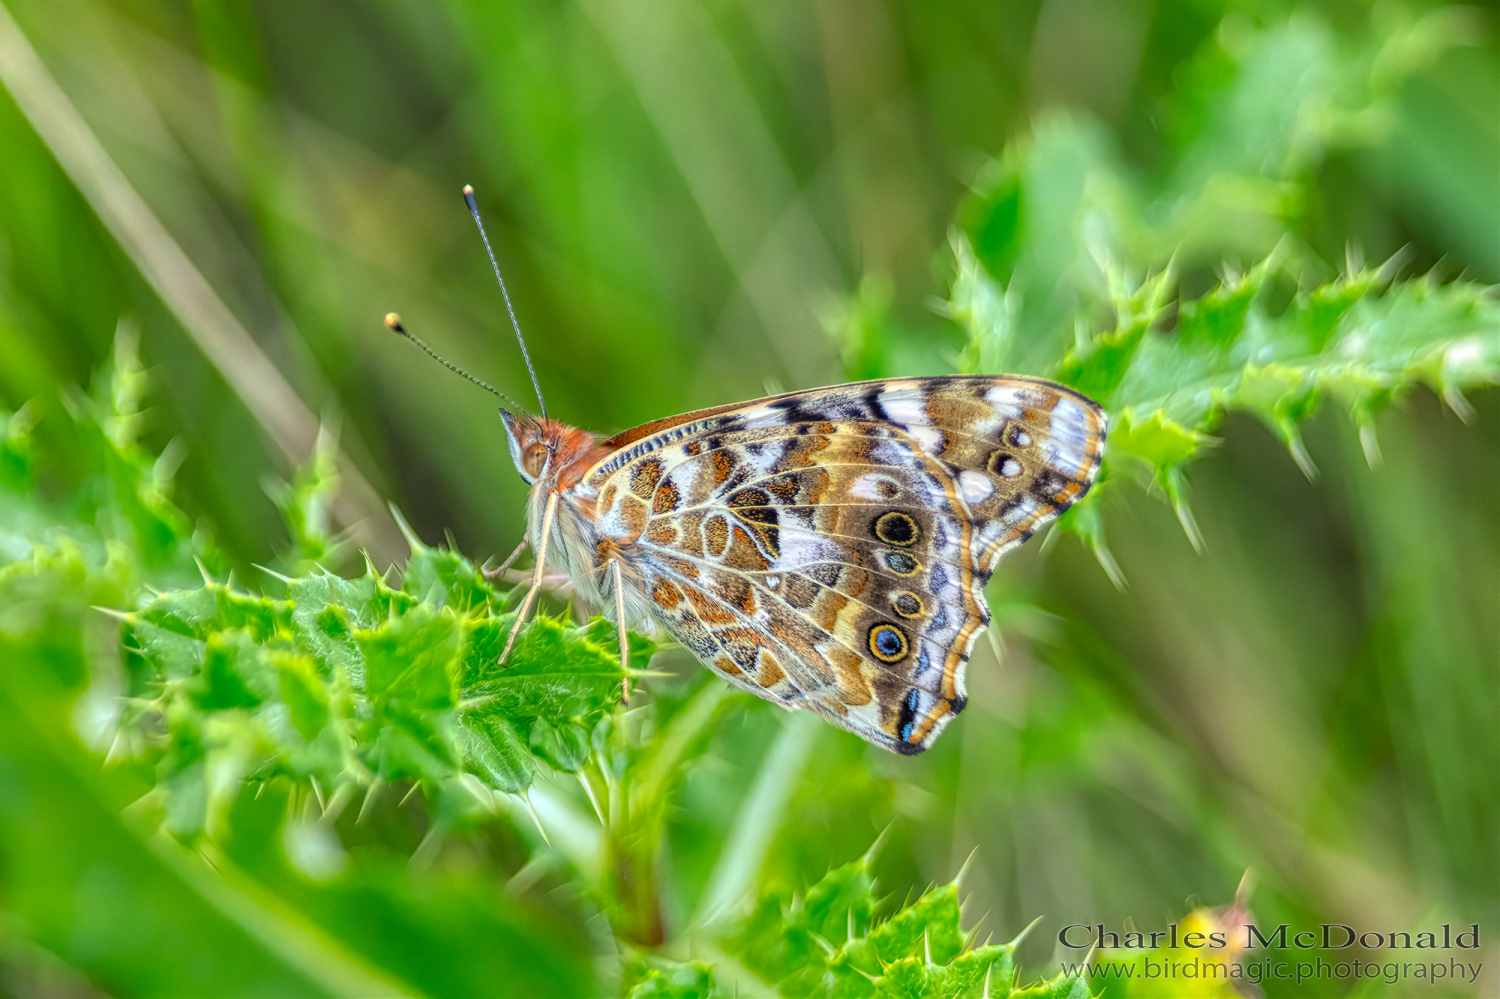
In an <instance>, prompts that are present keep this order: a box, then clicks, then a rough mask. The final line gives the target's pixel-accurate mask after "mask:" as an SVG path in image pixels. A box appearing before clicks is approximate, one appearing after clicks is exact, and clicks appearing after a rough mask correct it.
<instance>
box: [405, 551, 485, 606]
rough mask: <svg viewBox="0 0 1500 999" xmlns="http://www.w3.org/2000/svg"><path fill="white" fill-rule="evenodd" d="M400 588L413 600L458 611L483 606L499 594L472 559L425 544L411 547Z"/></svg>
mask: <svg viewBox="0 0 1500 999" xmlns="http://www.w3.org/2000/svg"><path fill="white" fill-rule="evenodd" d="M401 588H402V589H403V590H404V591H406V592H407V593H408V594H410V595H411V596H413V597H415V598H416V599H417V600H420V601H423V602H425V603H431V604H433V605H435V606H437V607H452V608H453V609H454V610H460V611H462V610H468V609H471V608H479V607H484V606H485V605H486V604H488V603H489V601H490V600H491V599H492V598H493V599H496V600H498V598H499V595H498V594H497V593H496V592H495V591H494V590H493V589H492V588H491V587H490V585H489V583H488V582H487V581H486V580H485V578H484V574H483V573H481V572H480V571H479V570H478V569H477V568H476V567H475V566H474V563H473V562H470V561H469V560H468V559H466V558H464V557H463V556H462V555H460V554H458V553H457V552H453V551H448V550H446V549H442V548H430V547H428V546H427V545H422V546H420V547H416V548H413V549H412V553H411V558H410V559H408V560H407V563H406V571H405V572H404V573H403V574H402V576H401Z"/></svg>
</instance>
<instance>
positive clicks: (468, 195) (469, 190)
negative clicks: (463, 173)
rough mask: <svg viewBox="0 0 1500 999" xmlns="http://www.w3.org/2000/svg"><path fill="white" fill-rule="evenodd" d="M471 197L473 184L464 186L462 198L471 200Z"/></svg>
mask: <svg viewBox="0 0 1500 999" xmlns="http://www.w3.org/2000/svg"><path fill="white" fill-rule="evenodd" d="M473 196H474V185H473V184H465V185H464V197H466V198H472V197H473Z"/></svg>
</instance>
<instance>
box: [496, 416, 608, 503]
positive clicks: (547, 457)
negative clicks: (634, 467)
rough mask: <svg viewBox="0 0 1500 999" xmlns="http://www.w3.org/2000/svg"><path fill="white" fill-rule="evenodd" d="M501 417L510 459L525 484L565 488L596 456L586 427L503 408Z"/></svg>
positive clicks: (598, 451) (594, 447) (577, 477)
mask: <svg viewBox="0 0 1500 999" xmlns="http://www.w3.org/2000/svg"><path fill="white" fill-rule="evenodd" d="M500 419H501V420H503V421H504V422H505V438H506V443H508V444H509V445H510V459H511V461H513V462H515V464H516V471H517V472H519V473H521V478H522V479H525V480H526V484H527V485H535V484H536V483H537V482H544V483H545V484H546V485H547V486H548V488H549V489H555V488H559V487H561V488H568V487H569V486H572V485H574V484H575V483H577V482H578V480H579V479H581V478H583V473H584V472H586V471H587V470H588V469H589V467H590V466H591V465H593V463H594V462H595V461H597V460H598V459H599V456H600V452H601V448H600V447H599V446H598V443H597V442H596V440H595V438H594V435H593V434H591V433H589V432H588V431H587V430H580V429H578V428H577V427H570V426H568V425H567V424H566V423H560V422H558V421H557V420H553V419H549V418H547V417H545V416H527V415H520V416H518V415H516V414H514V413H511V412H509V411H507V410H505V409H502V410H500Z"/></svg>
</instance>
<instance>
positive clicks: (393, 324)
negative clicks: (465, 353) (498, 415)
mask: <svg viewBox="0 0 1500 999" xmlns="http://www.w3.org/2000/svg"><path fill="white" fill-rule="evenodd" d="M385 324H386V325H387V326H389V327H390V328H391V329H392V331H394V332H395V333H396V334H397V335H398V336H404V337H406V339H408V340H410V341H411V342H412V343H414V344H416V345H417V346H418V347H421V348H422V350H424V351H426V353H427V356H428V357H430V358H432V359H433V360H434V361H436V362H438V363H439V364H441V365H442V366H443V367H445V368H447V369H448V370H449V371H451V372H453V373H454V374H455V375H459V376H461V377H464V378H467V379H468V380H469V381H471V382H473V383H474V384H475V385H478V386H479V387H480V388H482V389H484V390H485V391H486V392H488V393H490V394H491V395H497V396H499V397H500V398H502V399H504V400H505V401H506V402H508V403H510V404H511V405H512V406H514V407H515V408H516V409H521V408H522V406H521V404H520V403H518V402H516V401H515V400H514V399H512V398H511V397H510V396H508V395H506V394H505V393H504V392H501V391H500V390H499V389H497V388H495V386H493V385H491V384H490V383H489V382H487V381H485V380H484V379H482V378H475V377H474V376H473V375H471V374H469V373H468V372H467V371H465V370H464V369H463V368H460V367H459V366H458V365H456V364H454V363H453V362H451V361H449V360H448V359H447V358H445V357H443V356H442V355H441V354H439V353H438V352H437V351H435V350H433V349H432V348H431V347H429V346H427V342H426V341H425V340H423V339H422V338H421V337H419V336H416V335H415V334H413V333H411V332H409V331H408V330H407V328H406V327H405V326H402V325H401V317H400V316H398V315H396V314H395V313H394V312H387V313H386V314H385Z"/></svg>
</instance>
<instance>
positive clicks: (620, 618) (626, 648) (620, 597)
mask: <svg viewBox="0 0 1500 999" xmlns="http://www.w3.org/2000/svg"><path fill="white" fill-rule="evenodd" d="M609 569H610V572H612V573H614V577H615V626H616V627H617V628H619V631H620V669H621V670H629V669H630V634H629V632H628V631H626V629H625V583H624V581H623V580H622V579H621V578H620V560H619V559H615V560H614V561H613V562H611V563H610V564H609ZM620 702H621V703H622V704H629V703H630V677H629V676H628V675H627V676H623V677H621V678H620Z"/></svg>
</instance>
